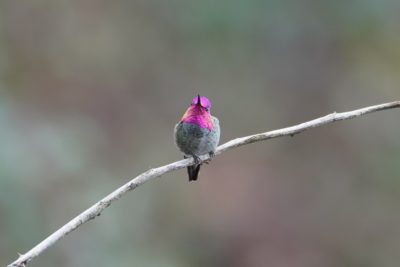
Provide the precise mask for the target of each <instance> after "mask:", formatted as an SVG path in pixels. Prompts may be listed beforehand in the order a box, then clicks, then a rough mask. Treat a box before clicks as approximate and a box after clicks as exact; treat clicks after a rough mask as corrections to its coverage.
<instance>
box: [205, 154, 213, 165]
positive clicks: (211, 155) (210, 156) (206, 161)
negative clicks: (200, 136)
mask: <svg viewBox="0 0 400 267" xmlns="http://www.w3.org/2000/svg"><path fill="white" fill-rule="evenodd" d="M208 156H209V158H208V159H206V160H205V161H204V163H205V164H209V163H210V162H211V160H212V159H213V158H214V157H215V152H214V151H210V152H208Z"/></svg>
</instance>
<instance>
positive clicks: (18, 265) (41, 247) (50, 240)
mask: <svg viewBox="0 0 400 267" xmlns="http://www.w3.org/2000/svg"><path fill="white" fill-rule="evenodd" d="M399 107H400V101H396V102H391V103H386V104H381V105H376V106H370V107H366V108H361V109H357V110H353V111H348V112H343V113H336V112H334V113H332V114H329V115H326V116H324V117H321V118H317V119H314V120H311V121H307V122H304V123H301V124H298V125H295V126H291V127H287V128H283V129H279V130H274V131H270V132H265V133H260V134H255V135H250V136H246V137H241V138H236V139H234V140H231V141H229V142H226V143H225V144H223V145H221V146H219V147H218V148H217V151H216V152H215V154H216V155H218V154H221V153H223V152H225V151H228V150H230V149H233V148H236V147H239V146H243V145H247V144H251V143H255V142H259V141H264V140H268V139H272V138H277V137H282V136H293V135H295V134H298V133H301V132H303V131H305V130H308V129H311V128H315V127H319V126H322V125H325V124H328V123H332V122H335V121H341V120H347V119H352V118H355V117H358V116H361V115H365V114H368V113H372V112H376V111H380V110H387V109H392V108H399ZM200 158H201V160H202V161H204V160H207V159H208V158H209V156H208V155H204V156H202V157H200ZM192 164H193V159H192V158H190V159H184V160H180V161H176V162H173V163H170V164H168V165H165V166H161V167H158V168H154V169H150V170H148V171H146V172H144V173H142V174H140V175H139V176H137V177H135V178H133V179H132V180H131V181H129V182H128V183H126V184H124V185H123V186H121V187H120V188H118V189H117V190H115V191H114V192H112V193H110V194H109V195H108V196H106V197H104V198H103V199H102V200H100V201H99V202H97V203H96V204H94V205H93V206H91V207H90V208H88V209H87V210H85V211H84V212H82V213H81V214H79V215H78V216H77V217H75V218H74V219H72V220H71V221H69V222H68V223H67V224H65V225H64V226H63V227H61V228H60V229H58V230H57V231H55V232H54V233H52V234H51V235H50V236H49V237H47V238H46V239H44V240H43V241H42V242H40V243H39V244H38V245H36V246H35V247H34V248H32V249H31V250H29V251H28V252H27V253H25V254H22V255H20V257H19V258H18V259H17V260H16V261H14V262H13V263H11V264H10V265H8V267H22V266H25V265H26V264H27V263H28V262H30V261H31V260H32V259H33V258H35V257H37V256H39V255H40V254H41V253H43V252H44V251H45V250H46V249H48V248H49V247H51V246H52V245H53V244H54V243H56V242H57V241H58V240H60V239H61V238H63V237H64V236H66V235H67V234H69V233H71V232H72V231H74V230H75V229H77V228H78V227H79V226H81V225H82V224H84V223H86V222H88V221H90V220H92V219H94V218H96V216H99V215H100V213H101V212H102V211H103V210H104V209H106V208H107V207H109V206H110V205H111V203H113V202H114V201H116V200H118V199H120V198H121V197H122V196H123V195H125V194H126V193H127V192H129V191H131V190H133V189H135V188H136V187H138V186H139V185H141V184H143V183H145V182H147V181H149V180H151V179H154V178H157V177H160V176H161V175H163V174H166V173H169V172H172V171H176V170H179V169H182V168H185V167H187V166H190V165H192Z"/></svg>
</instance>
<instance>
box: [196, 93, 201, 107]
mask: <svg viewBox="0 0 400 267" xmlns="http://www.w3.org/2000/svg"><path fill="white" fill-rule="evenodd" d="M196 105H198V106H201V100H200V95H197V104H196Z"/></svg>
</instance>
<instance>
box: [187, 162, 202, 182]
mask: <svg viewBox="0 0 400 267" xmlns="http://www.w3.org/2000/svg"><path fill="white" fill-rule="evenodd" d="M199 171H200V164H199V165H192V166H189V167H187V172H188V175H189V182H190V181H196V180H197V177H198V175H199Z"/></svg>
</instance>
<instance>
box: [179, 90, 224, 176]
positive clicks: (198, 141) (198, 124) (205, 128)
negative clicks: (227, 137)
mask: <svg viewBox="0 0 400 267" xmlns="http://www.w3.org/2000/svg"><path fill="white" fill-rule="evenodd" d="M210 109H211V102H210V100H208V99H207V98H206V97H204V96H200V95H198V96H196V97H195V98H193V99H192V102H191V104H190V106H189V108H188V109H187V110H186V112H185V114H183V117H182V119H181V120H180V121H179V122H178V124H177V125H176V126H175V142H176V145H177V146H178V147H179V149H180V150H181V151H182V152H183V153H184V158H188V157H190V156H192V157H193V159H194V161H195V163H196V164H194V165H192V166H189V167H188V168H187V170H188V174H189V181H196V180H197V176H198V174H199V171H200V165H201V164H199V162H200V159H199V156H201V155H204V154H207V153H208V154H209V155H210V157H212V156H214V152H215V149H216V148H217V145H218V142H219V136H220V129H219V121H218V119H217V118H216V117H214V116H211V114H210Z"/></svg>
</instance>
